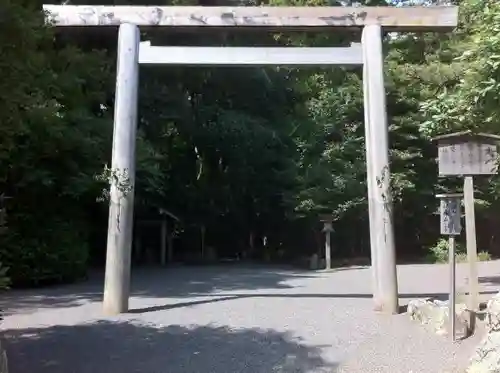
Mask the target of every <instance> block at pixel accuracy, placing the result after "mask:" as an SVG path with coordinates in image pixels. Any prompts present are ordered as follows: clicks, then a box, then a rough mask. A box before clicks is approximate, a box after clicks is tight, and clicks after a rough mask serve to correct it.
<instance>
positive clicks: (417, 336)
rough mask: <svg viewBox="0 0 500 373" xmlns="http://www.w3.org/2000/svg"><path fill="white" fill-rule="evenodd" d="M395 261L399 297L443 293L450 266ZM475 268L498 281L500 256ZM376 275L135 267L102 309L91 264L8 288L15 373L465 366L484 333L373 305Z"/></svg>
mask: <svg viewBox="0 0 500 373" xmlns="http://www.w3.org/2000/svg"><path fill="white" fill-rule="evenodd" d="M398 270H399V281H400V293H401V296H402V301H401V303H403V304H405V303H407V302H408V300H409V299H411V298H419V297H424V296H427V295H431V294H441V293H446V290H447V285H446V280H447V270H446V266H440V265H433V266H430V265H409V266H400V267H399V269H398ZM464 270H465V268H459V269H458V276H459V284H461V283H463V278H464ZM479 272H480V275H481V276H482V277H483V279H482V282H483V284H482V291H483V292H486V293H490V294H491V293H493V292H495V291H498V290H499V288H500V285H499V283H500V262H490V263H481V264H480V268H479ZM370 277H371V276H370V272H369V270H368V269H366V268H349V269H339V270H337V271H334V272H329V273H326V272H306V271H296V270H285V269H275V268H274V269H272V268H265V267H235V266H221V267H213V268H201V267H186V268H175V269H166V270H158V269H156V270H147V271H146V270H137V271H135V272H134V276H133V297H132V298H131V303H130V306H131V309H132V311H131V312H130V313H129V314H126V315H121V316H119V317H103V316H102V315H101V304H100V298H101V296H102V294H101V290H102V278H101V276H96V277H95V278H92V279H91V280H90V281H88V282H87V283H85V284H78V285H72V286H65V287H58V288H51V289H44V290H38V291H24V292H12V293H10V294H8V296H4V297H3V298H2V300H1V301H0V309H1V308H3V309H4V310H7V312H8V313H10V315H9V316H7V317H6V318H5V320H4V322H3V323H2V325H1V326H2V328H3V329H4V330H5V331H4V335H5V336H6V344H7V348H8V352H9V354H10V362H11V373H26V372H29V373H49V372H50V373H132V372H141V373H274V372H276V373H292V372H294V373H320V372H323V373H327V372H329V373H331V372H362V373H371V372H387V373H409V372H412V373H439V372H458V371H459V370H458V368H459V367H460V366H463V365H464V364H465V363H466V361H467V359H468V357H469V356H470V354H471V352H472V349H473V347H474V345H475V343H477V338H476V337H474V338H471V339H469V340H466V341H464V342H462V343H458V344H455V345H453V344H451V343H450V342H449V341H447V340H446V339H445V338H443V337H438V336H435V335H433V334H431V333H429V332H427V331H425V330H423V329H422V327H419V326H418V325H416V324H414V323H412V322H410V321H409V320H408V319H407V316H406V315H398V316H382V315H377V314H375V313H374V312H372V310H371V307H372V301H371V295H370ZM459 286H460V285H459ZM485 296H487V294H486V295H485Z"/></svg>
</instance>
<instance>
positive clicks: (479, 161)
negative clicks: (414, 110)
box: [433, 131, 500, 311]
mask: <svg viewBox="0 0 500 373" xmlns="http://www.w3.org/2000/svg"><path fill="white" fill-rule="evenodd" d="M433 140H435V141H437V142H438V164H439V176H441V177H447V176H462V177H463V178H464V207H465V234H466V241H467V260H468V264H469V298H468V302H467V303H468V307H469V309H470V310H471V311H474V310H477V308H478V306H479V299H478V298H479V283H478V273H477V245H476V222H475V221H476V219H475V212H474V181H473V178H472V177H473V175H493V174H496V173H497V170H498V163H497V156H498V155H497V144H498V142H499V141H500V136H496V135H488V134H484V133H479V134H474V133H472V132H471V131H465V132H458V133H452V134H448V135H442V136H438V137H436V138H434V139H433Z"/></svg>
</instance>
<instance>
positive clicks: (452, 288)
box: [448, 235, 456, 341]
mask: <svg viewBox="0 0 500 373" xmlns="http://www.w3.org/2000/svg"><path fill="white" fill-rule="evenodd" d="M448 242H449V252H448V262H449V265H450V295H449V297H448V303H449V304H448V305H449V310H450V312H449V318H450V320H449V322H450V335H451V339H452V340H453V341H455V335H456V333H455V294H456V291H455V236H453V235H450V237H449V239H448Z"/></svg>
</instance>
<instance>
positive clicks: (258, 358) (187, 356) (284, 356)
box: [6, 321, 335, 373]
mask: <svg viewBox="0 0 500 373" xmlns="http://www.w3.org/2000/svg"><path fill="white" fill-rule="evenodd" d="M6 341H7V348H8V352H9V362H10V367H9V368H10V373H26V372H30V373H49V372H50V373H137V372H140V373H271V372H281V373H288V372H290V373H292V372H293V373H309V372H333V371H334V370H335V364H332V363H330V362H326V361H325V360H324V359H323V358H322V357H321V346H316V347H314V346H306V345H303V344H301V343H300V341H297V340H296V339H292V337H291V336H290V335H288V334H287V333H278V332H276V331H273V330H260V329H239V330H229V329H227V328H224V327H218V328H216V327H213V328H212V327H205V326H204V327H193V328H185V327H181V326H176V325H171V326H167V327H164V328H154V327H151V326H148V325H138V324H131V323H112V322H104V321H101V322H98V323H94V324H85V325H76V326H53V327H49V328H46V329H25V330H11V331H9V332H8V333H7V338H6Z"/></svg>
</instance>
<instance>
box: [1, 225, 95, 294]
mask: <svg viewBox="0 0 500 373" xmlns="http://www.w3.org/2000/svg"><path fill="white" fill-rule="evenodd" d="M4 238H5V241H4V242H5V244H4V246H3V247H2V248H1V249H0V260H2V262H3V263H5V264H6V266H8V267H9V268H10V269H9V277H10V280H11V281H12V284H13V285H14V286H30V285H44V284H51V283H61V282H71V281H75V280H78V279H81V278H82V277H84V276H85V274H86V271H87V261H88V252H89V248H88V244H87V237H86V234H84V233H83V232H82V230H81V229H80V228H79V226H78V225H77V224H75V223H73V222H70V221H61V220H55V219H53V220H51V221H49V222H44V223H43V224H42V225H41V226H39V227H37V228H36V231H35V232H32V234H31V235H29V236H27V235H22V234H21V233H19V232H17V233H13V231H12V230H9V232H8V233H7V234H6V235H5V236H4Z"/></svg>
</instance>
